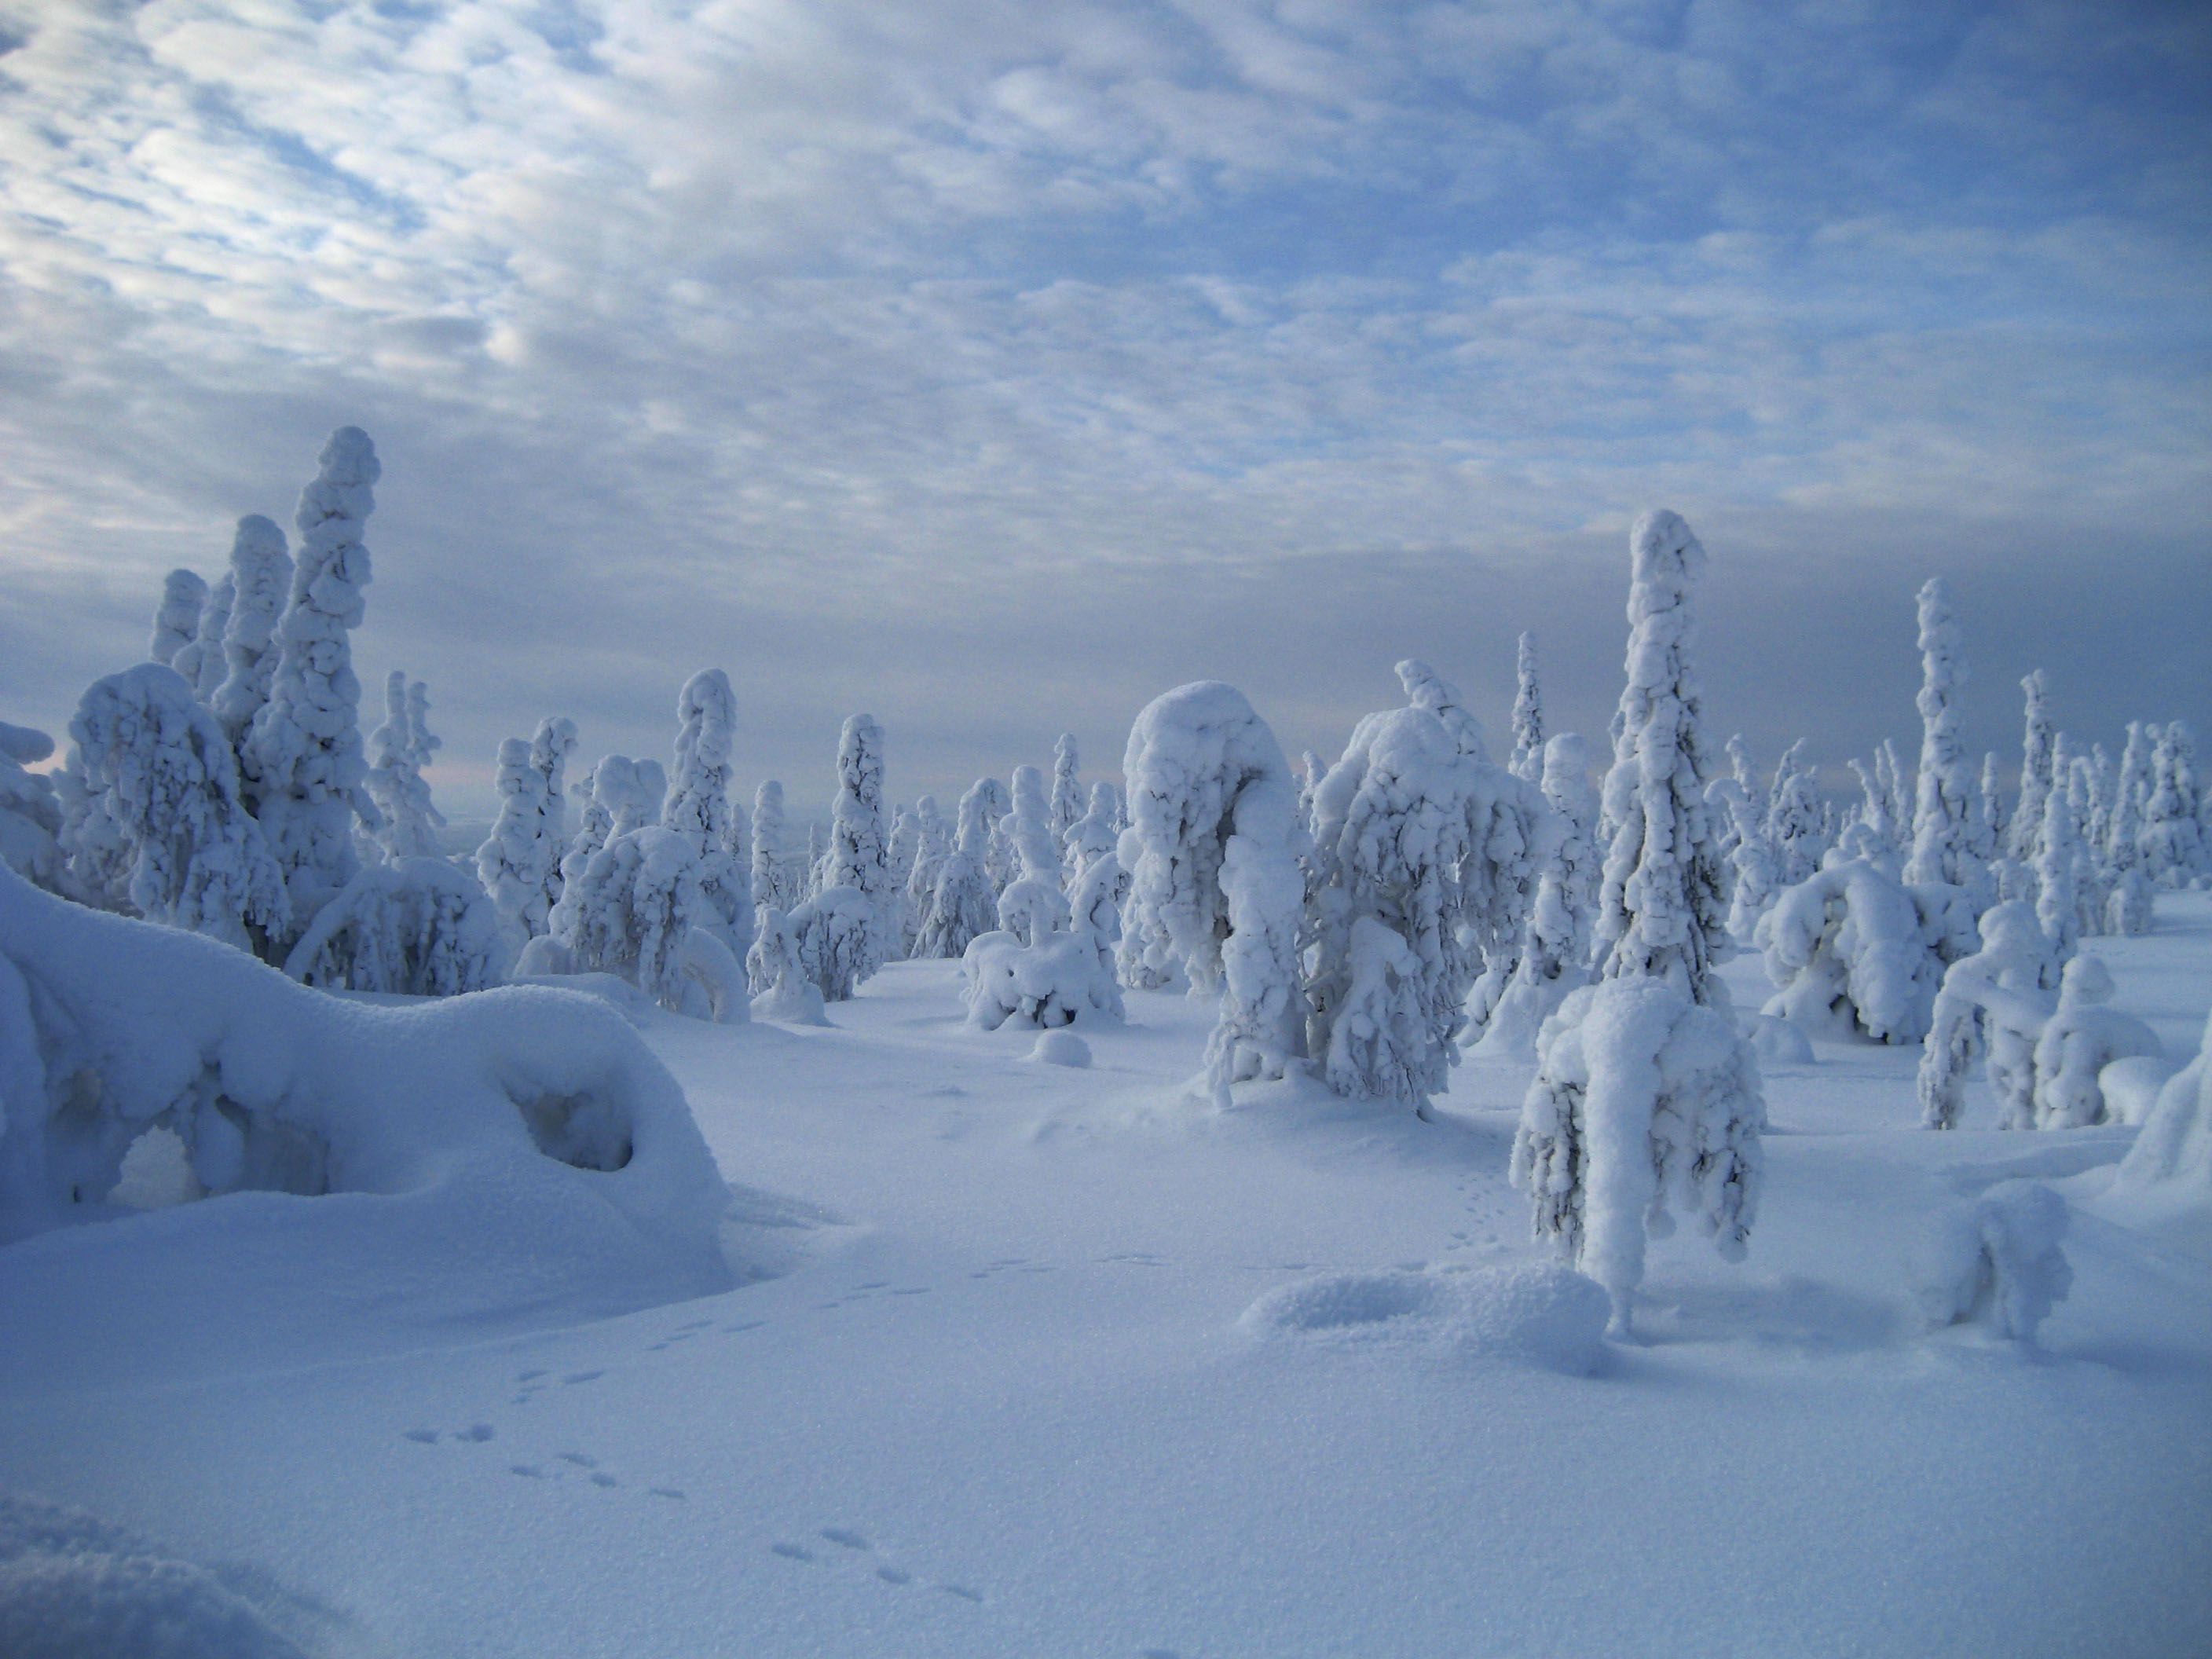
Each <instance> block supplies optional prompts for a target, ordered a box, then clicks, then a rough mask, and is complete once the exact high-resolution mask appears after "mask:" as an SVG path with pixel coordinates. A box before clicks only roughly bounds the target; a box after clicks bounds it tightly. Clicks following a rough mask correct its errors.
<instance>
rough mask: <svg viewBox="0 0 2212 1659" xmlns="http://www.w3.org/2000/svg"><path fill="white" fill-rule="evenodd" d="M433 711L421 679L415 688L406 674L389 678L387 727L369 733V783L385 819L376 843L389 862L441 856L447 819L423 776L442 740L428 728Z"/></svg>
mask: <svg viewBox="0 0 2212 1659" xmlns="http://www.w3.org/2000/svg"><path fill="white" fill-rule="evenodd" d="M429 712H430V700H429V695H428V690H427V688H426V687H425V686H424V685H423V684H422V681H420V680H417V681H416V682H415V684H414V687H413V689H412V690H410V689H409V686H408V684H407V676H406V675H405V674H404V672H402V671H400V670H398V669H397V668H395V669H393V670H392V672H391V673H390V674H389V675H387V676H386V678H385V682H384V724H383V725H381V726H378V727H377V728H376V729H375V730H374V732H370V733H369V734H368V777H367V778H366V779H365V780H363V783H364V787H366V788H367V789H368V798H369V799H371V800H373V801H374V802H375V803H376V810H377V811H379V812H380V813H381V814H382V815H383V817H384V827H383V828H382V829H379V830H378V831H377V832H376V839H377V842H378V843H379V844H380V846H382V848H384V856H385V857H386V860H394V861H396V860H400V859H428V858H435V857H437V856H438V831H439V829H441V827H442V826H443V825H444V823H445V822H446V819H445V815H444V814H443V813H441V812H440V811H438V809H437V808H436V807H435V806H434V805H431V802H430V785H429V782H428V780H427V779H425V778H424V777H423V775H422V760H423V759H424V758H426V757H428V756H429V755H430V754H432V753H434V752H435V750H436V749H437V747H438V739H437V738H435V737H433V736H431V735H430V732H429V731H428V728H427V727H426V726H424V725H423V724H422V722H423V721H424V720H427V719H428V716H429Z"/></svg>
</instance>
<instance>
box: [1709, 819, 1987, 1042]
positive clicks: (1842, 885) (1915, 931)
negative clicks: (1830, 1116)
mask: <svg viewBox="0 0 2212 1659" xmlns="http://www.w3.org/2000/svg"><path fill="white" fill-rule="evenodd" d="M1753 939H1754V941H1755V942H1756V943H1757V945H1758V946H1759V951H1760V952H1761V953H1762V954H1763V955H1764V957H1765V966H1766V976H1767V978H1768V979H1769V980H1770V981H1771V982H1772V983H1773V985H1774V987H1775V994H1774V995H1773V997H1772V998H1771V1000H1769V1001H1768V1002H1767V1004H1766V1006H1765V1010H1764V1012H1765V1013H1767V1014H1769V1015H1771V1016H1773V1017H1774V1018H1779V1019H1786V1020H1788V1021H1789V1022H1790V1024H1793V1025H1796V1026H1797V1027H1798V1028H1800V1029H1801V1030H1806V1031H1808V1032H1811V1033H1813V1034H1814V1035H1816V1036H1832V1037H1849V1036H1863V1037H1870V1038H1872V1039H1873V1040H1874V1041H1875V1042H1887V1043H1893V1044H1903V1043H1909V1042H1919V1041H1920V1040H1921V1038H1922V1037H1923V1036H1926V1035H1927V1033H1928V1028H1929V1020H1930V1019H1931V1018H1932V1017H1933V1013H1934V1009H1935V1004H1936V993H1937V991H1938V990H1939V989H1940V988H1941V987H1942V983H1943V975H1944V970H1945V969H1947V968H1948V967H1949V966H1950V964H1951V963H1954V962H1956V961H1958V960H1959V959H1960V957H1964V956H1966V955H1968V954H1970V953H1971V952H1972V951H1973V949H1974V944H1975V934H1974V912H1973V906H1972V902H1971V901H1970V900H1969V899H1968V897H1967V896H1966V893H1965V892H1964V890H1961V889H1959V888H1956V887H1954V886H1952V885H1950V884H1948V883H1944V882H1930V883H1925V884H1912V883H1906V882H1901V881H1899V880H1898V879H1897V878H1896V876H1895V875H1894V874H1893V872H1891V871H1890V870H1889V869H1888V868H1887V867H1886V866H1883V865H1881V864H1878V863H1876V862H1875V861H1874V860H1870V859H1863V858H1862V859H1849V860H1840V861H1832V862H1831V863H1829V864H1828V865H1827V866H1825V867H1824V868H1822V869H1820V871H1818V872H1815V873H1814V874H1813V875H1812V876H1810V877H1808V878H1806V879H1805V880H1804V881H1802V882H1801V883H1799V884H1797V885H1796V886H1795V887H1790V888H1787V889H1784V891H1783V892H1782V893H1781V895H1780V896H1778V897H1777V899H1776V900H1775V902H1774V904H1773V906H1772V907H1771V908H1770V909H1769V910H1768V911H1767V912H1766V914H1765V915H1763V916H1761V917H1760V918H1759V926H1758V928H1757V931H1756V932H1755V933H1754V934H1753Z"/></svg>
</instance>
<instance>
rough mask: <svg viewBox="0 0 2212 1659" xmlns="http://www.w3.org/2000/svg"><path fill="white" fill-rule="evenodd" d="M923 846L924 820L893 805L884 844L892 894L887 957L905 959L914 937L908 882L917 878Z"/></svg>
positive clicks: (886, 930) (887, 909) (888, 887)
mask: <svg viewBox="0 0 2212 1659" xmlns="http://www.w3.org/2000/svg"><path fill="white" fill-rule="evenodd" d="M920 854H921V820H919V819H918V818H916V817H915V815H914V812H913V811H912V809H910V808H908V807H904V806H894V807H893V808H891V833H890V840H889V841H888V842H885V844H884V884H885V890H886V893H887V894H888V896H887V897H886V898H885V899H884V914H885V916H886V918H887V920H886V921H885V923H884V957H885V959H886V960H889V961H892V962H903V961H904V960H905V959H906V957H907V951H908V945H909V943H910V942H911V940H912V939H913V938H914V932H915V922H914V917H913V915H911V914H910V913H909V912H908V909H907V902H906V889H907V884H908V882H909V881H911V880H913V879H914V862H915V859H916V857H918V856H919V855H920Z"/></svg>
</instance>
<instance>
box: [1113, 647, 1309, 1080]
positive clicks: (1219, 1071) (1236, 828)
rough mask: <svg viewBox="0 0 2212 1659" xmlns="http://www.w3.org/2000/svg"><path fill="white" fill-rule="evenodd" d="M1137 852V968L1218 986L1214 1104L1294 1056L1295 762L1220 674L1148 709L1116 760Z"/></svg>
mask: <svg viewBox="0 0 2212 1659" xmlns="http://www.w3.org/2000/svg"><path fill="white" fill-rule="evenodd" d="M1121 775H1122V776H1123V777H1124V778H1125V779H1127V782H1128V791H1129V812H1130V826H1129V830H1128V833H1127V836H1125V837H1124V845H1125V846H1126V847H1127V848H1128V849H1129V850H1130V851H1131V852H1132V853H1133V854H1134V867H1133V869H1132V870H1131V872H1130V875H1131V879H1132V888H1131V893H1130V901H1129V914H1130V917H1131V926H1130V935H1129V937H1128V938H1126V939H1124V940H1123V941H1122V953H1121V960H1122V962H1123V963H1124V964H1125V971H1124V973H1123V980H1124V982H1130V976H1129V974H1128V972H1127V968H1126V964H1127V963H1128V962H1129V960H1130V957H1131V945H1132V944H1134V945H1135V949H1136V954H1137V955H1138V956H1139V957H1140V958H1141V959H1142V961H1143V962H1144V963H1145V966H1146V972H1147V973H1148V974H1149V973H1152V972H1164V971H1167V970H1171V969H1179V970H1181V971H1182V972H1183V973H1184V974H1186V975H1188V977H1189V980H1190V983H1191V987H1192V989H1193V991H1194V993H1212V992H1213V991H1214V990H1216V989H1217V988H1218V990H1219V992H1220V994H1221V1009H1220V1016H1219V1018H1218V1022H1217V1024H1215V1026H1214V1030H1213V1036H1212V1038H1211V1039H1210V1041H1209V1042H1208V1043H1207V1045H1206V1076H1207V1079H1208V1081H1209V1083H1210V1084H1211V1085H1212V1090H1213V1096H1214V1099H1215V1102H1216V1103H1217V1104H1221V1105H1226V1104H1227V1103H1228V1102H1229V1098H1230V1085H1232V1084H1234V1083H1238V1082H1242V1081H1244V1080H1246V1079H1253V1078H1268V1077H1276V1078H1279V1077H1280V1076H1282V1075H1283V1073H1284V1070H1285V1067H1286V1066H1288V1065H1289V1064H1290V1062H1291V1060H1294V1059H1297V1058H1298V1057H1299V1050H1300V1048H1302V1046H1303V1041H1302V1038H1303V1033H1302V1031H1301V1030H1300V1023H1299V1012H1300V1010H1299V1006H1298V1004H1299V1001H1300V998H1299V974H1298V960H1297V936H1298V923H1299V913H1300V910H1301V908H1302V905H1303V901H1304V878H1303V876H1302V875H1301V874H1300V872H1299V869H1298V863H1297V856H1298V853H1299V851H1300V842H1301V840H1302V836H1301V835H1300V832H1299V830H1298V828H1297V818H1296V808H1297V787H1296V785H1295V784H1293V783H1292V781H1291V769H1290V763H1289V762H1287V761H1286V760H1285V759H1284V758H1283V751H1282V747H1281V745H1280V744H1278V743H1277V742H1276V741H1275V735H1274V733H1273V732H1271V731H1270V730H1268V728H1267V723H1266V722H1265V721H1264V720H1261V718H1260V717H1259V715H1258V714H1255V713H1254V712H1253V709H1252V705H1251V704H1250V703H1249V702H1246V701H1245V700H1244V696H1243V693H1242V692H1240V691H1238V690H1236V689H1235V688H1234V687H1233V686H1229V685H1225V684H1222V683H1221V682H1220V681H1218V680H1202V681H1199V682H1196V683H1194V684H1189V685H1184V686H1180V687H1177V688H1176V690H1172V691H1170V692H1167V693H1164V695H1162V696H1158V697H1157V698H1155V699H1153V701H1152V702H1151V703H1150V704H1148V705H1146V708H1145V709H1144V711H1143V712H1142V713H1141V714H1139V715H1138V716H1137V720H1136V723H1135V725H1134V726H1132V727H1131V728H1130V732H1129V744H1128V749H1127V753H1126V754H1125V755H1124V757H1123V759H1122V765H1121Z"/></svg>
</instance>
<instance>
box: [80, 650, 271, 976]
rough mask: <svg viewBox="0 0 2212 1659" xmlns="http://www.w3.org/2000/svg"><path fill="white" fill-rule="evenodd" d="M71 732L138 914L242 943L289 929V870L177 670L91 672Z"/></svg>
mask: <svg viewBox="0 0 2212 1659" xmlns="http://www.w3.org/2000/svg"><path fill="white" fill-rule="evenodd" d="M70 736H71V737H73V738H76V744H77V755H78V758H79V760H80V761H81V763H82V773H81V775H80V776H81V781H82V787H84V788H85V790H86V791H87V792H88V793H89V794H93V795H96V796H97V798H98V805H99V809H100V814H101V816H102V817H103V820H104V822H105V823H106V824H108V825H112V827H113V829H115V830H116V831H117V832H118V834H119V836H120V837H121V841H122V847H123V850H124V853H125V856H126V858H127V860H128V867H129V883H128V887H127V894H128V897H129V900H130V902H131V906H132V907H133V908H136V909H137V912H138V914H139V915H142V916H143V917H145V918H146V920H147V921H157V922H161V923H163V924H164V925H166V926H167V927H183V928H187V929H189V930H191V932H193V933H205V934H207V935H208V936H209V937H210V938H211V939H221V940H222V941H223V942H224V943H225V944H227V945H236V946H238V947H239V948H240V949H241V950H246V949H251V948H252V947H253V945H255V944H256V943H257V942H258V941H259V940H263V939H272V938H276V937H281V936H282V935H283V934H284V933H286V931H287V924H288V922H289V920H290V910H289V905H288V901H287V898H286V895H285V889H284V878H283V872H281V871H280V870H279V869H278V868H277V866H276V860H275V859H274V858H272V857H271V856H270V851H269V848H268V845H267V843H266V842H264V839H263V837H262V833H261V826H260V825H259V824H258V823H255V822H254V821H253V818H252V815H251V814H249V813H248V812H247V811H246V803H245V801H244V800H243V799H241V797H240V787H239V780H238V766H237V763H236V761H235V760H234V758H233V757H232V754H231V749H230V743H229V740H228V738H226V737H225V736H224V734H223V730H222V723H221V722H220V721H218V720H216V717H215V716H214V715H213V714H210V713H209V712H208V711H207V710H206V709H205V708H202V707H201V706H200V704H199V702H197V700H196V699H195V698H194V697H193V696H192V691H191V687H190V686H188V685H186V684H185V682H184V680H183V678H181V677H180V676H179V674H178V673H177V671H176V670H175V669H173V668H165V667H163V666H162V665H161V664H159V663H152V662H148V663H141V664H139V665H138V666H137V667H136V668H127V669H125V670H124V671H123V672H121V673H119V674H110V675H108V676H107V677H106V678H105V679H100V680H95V681H94V682H93V684H92V685H91V686H90V687H89V688H88V690H86V692H85V694H84V696H83V698H82V700H81V701H80V702H78V704H77V710H76V715H75V717H74V718H73V719H71V720H70Z"/></svg>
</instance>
